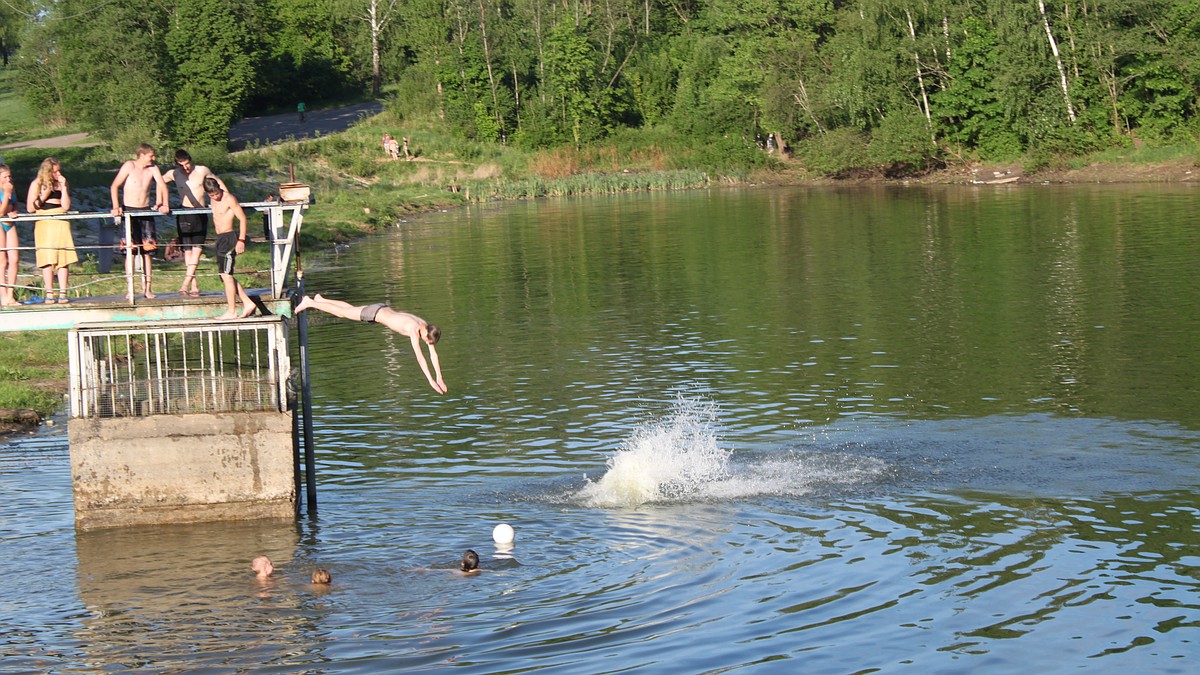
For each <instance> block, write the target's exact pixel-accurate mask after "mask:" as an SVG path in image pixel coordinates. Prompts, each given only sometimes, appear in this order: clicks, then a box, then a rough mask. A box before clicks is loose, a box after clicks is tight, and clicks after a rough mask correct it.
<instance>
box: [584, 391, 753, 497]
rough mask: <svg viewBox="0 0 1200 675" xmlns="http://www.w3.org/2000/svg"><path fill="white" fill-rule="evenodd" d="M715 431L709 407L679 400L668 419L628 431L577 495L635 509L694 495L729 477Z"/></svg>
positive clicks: (724, 453)
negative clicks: (605, 466) (599, 473)
mask: <svg viewBox="0 0 1200 675" xmlns="http://www.w3.org/2000/svg"><path fill="white" fill-rule="evenodd" d="M718 430H719V426H718V423H717V407H716V405H715V404H713V403H712V402H710V401H703V400H696V399H685V398H682V397H681V398H679V399H677V400H676V401H675V405H674V406H673V410H672V412H671V414H670V415H669V416H668V417H666V418H663V419H659V420H654V421H652V422H650V423H647V424H645V425H643V426H641V427H639V428H638V429H636V430H634V432H633V434H632V436H630V438H629V439H628V440H626V441H624V442H623V443H622V444H621V447H620V448H619V449H618V450H617V452H616V453H614V454H613V456H612V457H610V458H609V459H608V470H607V472H606V473H605V474H604V476H602V477H601V478H600V480H599V481H596V482H592V481H590V480H589V481H588V484H587V485H586V486H584V488H583V489H582V490H581V491H580V493H579V495H578V497H579V498H580V499H581V500H582V501H583V502H584V503H586V504H588V505H589V506H636V505H638V504H644V503H647V502H663V501H680V500H686V499H688V498H689V497H695V496H698V493H699V492H701V490H702V489H703V487H704V486H705V485H707V484H710V483H713V482H714V481H720V480H723V479H726V478H728V477H729V457H730V452H729V451H728V450H722V449H721V447H720V446H719V445H718Z"/></svg>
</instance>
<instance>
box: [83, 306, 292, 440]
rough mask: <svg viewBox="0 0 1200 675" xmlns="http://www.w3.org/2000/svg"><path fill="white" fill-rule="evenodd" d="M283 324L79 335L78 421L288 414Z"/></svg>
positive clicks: (98, 330)
mask: <svg viewBox="0 0 1200 675" xmlns="http://www.w3.org/2000/svg"><path fill="white" fill-rule="evenodd" d="M286 330H287V329H286V324H285V323H284V322H282V321H262V322H237V323H225V324H194V323H192V324H185V325H179V324H176V325H162V326H154V327H139V328H109V327H83V326H81V327H80V328H79V329H77V330H76V331H73V337H74V345H73V346H74V350H75V352H76V354H77V356H76V357H75V358H76V360H77V362H78V363H77V366H76V367H75V368H74V369H73V370H75V371H77V372H73V373H72V397H73V406H72V409H73V414H74V415H75V416H77V417H144V416H149V415H163V414H177V415H178V414H189V413H219V412H246V411H259V410H262V411H268V410H274V411H284V410H286V409H287V408H288V400H287V399H288V397H287V395H286V384H287V381H288V377H289V375H290V361H289V358H288V352H287V335H286Z"/></svg>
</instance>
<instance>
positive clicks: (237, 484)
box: [68, 412, 296, 529]
mask: <svg viewBox="0 0 1200 675" xmlns="http://www.w3.org/2000/svg"><path fill="white" fill-rule="evenodd" d="M68 437H69V439H70V444H71V479H72V483H73V486H74V494H75V525H76V527H77V528H80V529H90V528H98V527H117V526H124V525H141V524H161V523H180V522H198V521H206V520H242V519H251V518H273V517H288V516H292V515H293V514H294V513H295V505H296V483H295V461H294V458H293V450H292V418H291V413H278V412H244V413H216V414H190V415H155V416H151V417H138V418H133V417H125V418H116V419H98V418H86V419H78V418H77V419H72V420H71V421H70V423H69V425H68Z"/></svg>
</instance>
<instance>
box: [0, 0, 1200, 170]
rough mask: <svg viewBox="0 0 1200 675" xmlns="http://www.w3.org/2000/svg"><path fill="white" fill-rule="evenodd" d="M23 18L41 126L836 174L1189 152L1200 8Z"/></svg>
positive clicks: (370, 5) (865, 1) (429, 4)
mask: <svg viewBox="0 0 1200 675" xmlns="http://www.w3.org/2000/svg"><path fill="white" fill-rule="evenodd" d="M10 1H14V2H15V1H16V0H10ZM23 1H24V0H23ZM31 7H33V8H35V9H34V11H31V12H29V13H28V14H27V15H26V16H25V17H24V22H25V23H24V26H23V29H22V31H21V32H20V36H21V37H20V40H19V42H20V45H19V50H18V52H17V53H18V56H19V58H18V59H17V62H18V68H19V72H20V74H21V78H20V79H21V82H22V87H23V91H24V93H25V95H26V96H27V97H28V98H29V100H30V102H31V103H33V104H34V107H35V109H36V110H39V111H42V113H43V114H44V115H46V116H47V117H58V118H61V119H69V120H76V121H81V122H84V123H85V124H87V125H89V126H91V127H92V128H95V129H98V130H107V131H109V132H112V133H115V132H117V131H119V130H123V129H136V130H138V131H139V132H140V133H144V132H149V131H153V132H156V133H159V134H162V135H165V136H167V137H169V138H172V139H176V140H179V141H181V142H195V143H218V142H221V141H223V140H224V135H225V133H226V131H227V130H228V128H229V126H230V125H231V124H232V123H233V122H235V121H236V120H237V119H238V118H239V117H240V116H241V115H244V114H247V113H249V112H257V111H259V110H261V109H263V108H265V107H269V106H276V107H286V106H288V105H291V106H294V105H295V103H294V102H295V101H296V100H300V99H304V100H308V101H320V100H321V99H324V98H331V97H335V96H341V95H345V94H346V93H348V92H354V91H359V92H366V91H371V90H375V91H376V92H378V91H379V89H380V87H381V86H385V85H386V88H387V90H388V91H389V92H392V95H393V97H394V109H395V111H396V112H397V113H398V114H400V115H422V114H436V115H437V116H438V119H440V120H441V121H442V123H443V124H444V125H445V126H446V127H447V128H448V129H451V130H453V131H455V132H456V133H458V134H461V135H463V136H465V137H470V138H474V139H479V140H490V141H495V142H505V143H514V144H518V145H520V146H523V147H531V148H536V147H547V146H554V145H561V144H575V145H582V144H586V143H590V142H593V141H597V140H600V139H603V138H605V137H606V136H609V135H612V134H614V133H618V132H620V131H622V130H624V129H629V128H663V129H669V130H671V131H673V132H675V133H677V134H681V135H683V136H685V137H689V138H693V139H697V140H702V141H705V142H708V143H711V144H712V145H714V146H715V147H720V148H725V149H727V150H729V151H731V152H733V151H738V150H739V149H742V148H747V147H753V146H754V144H755V138H756V136H757V135H759V134H768V133H769V134H776V135H777V136H775V137H777V138H779V139H780V140H781V141H782V142H783V143H785V144H786V145H787V146H790V147H791V148H792V149H793V150H795V151H797V152H798V153H800V154H802V156H803V157H804V158H805V159H807V160H808V161H810V162H811V163H812V164H814V165H815V166H816V167H817V168H820V169H823V170H826V171H828V172H836V171H837V170H839V169H840V168H845V167H853V166H867V165H873V166H890V167H895V168H897V169H901V170H902V169H920V168H923V167H925V166H928V165H930V164H931V163H937V162H940V161H945V160H946V159H948V158H951V157H955V156H964V157H965V156H973V157H980V158H984V159H1005V158H1013V157H1017V156H1021V155H1028V154H1030V153H1054V154H1077V153H1082V152H1087V151H1090V150H1094V149H1097V148H1102V147H1108V146H1113V145H1120V144H1126V143H1130V142H1132V141H1133V140H1134V139H1141V140H1142V141H1146V142H1150V143H1172V142H1179V141H1181V140H1190V141H1194V140H1195V139H1196V137H1197V134H1198V133H1200V122H1198V115H1197V113H1198V108H1200V0H923V1H920V0H919V1H918V2H909V1H902V0H842V1H830V0H500V1H496V0H404V1H403V2H401V1H400V0H243V1H239V2H233V1H232V0H172V1H171V2H165V1H163V0H137V1H136V2H135V1H134V0H57V1H45V0H43V1H42V2H36V1H35V2H33V3H32V4H31ZM12 16H13V13H12V12H8V13H6V14H3V15H0V20H4V21H6V22H7V21H9V19H10V17H12ZM3 34H4V35H8V33H7V32H6V33H3ZM5 39H6V40H7V38H5ZM5 45H6V48H7V45H8V42H7V41H6V42H5Z"/></svg>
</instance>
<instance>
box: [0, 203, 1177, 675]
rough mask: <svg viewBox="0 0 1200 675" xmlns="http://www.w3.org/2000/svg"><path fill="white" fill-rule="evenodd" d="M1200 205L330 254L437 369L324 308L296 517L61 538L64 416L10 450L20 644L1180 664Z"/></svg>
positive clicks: (318, 661)
mask: <svg viewBox="0 0 1200 675" xmlns="http://www.w3.org/2000/svg"><path fill="white" fill-rule="evenodd" d="M1196 203H1197V193H1196V192H1195V189H1194V188H1191V189H1189V188H1183V187H1158V186H1138V187H1132V188H1123V187H1095V188H1090V187H1073V188H1056V187H1045V188H1017V189H1008V188H1004V189H1000V190H995V189H990V188H989V189H983V190H979V189H973V188H947V189H881V188H880V189H877V188H861V189H859V188H856V189H834V188H822V189H761V190H754V189H749V190H711V191H702V192H688V193H679V194H653V195H635V196H621V197H612V198H598V199H580V200H562V201H555V202H529V203H521V204H515V205H504V206H496V207H479V208H474V209H468V210H463V211H458V212H453V213H442V214H433V215H430V216H427V217H422V218H419V219H414V220H413V221H411V222H406V223H401V224H399V226H398V227H397V228H395V229H394V230H393V231H391V232H389V233H388V234H386V235H383V236H379V237H374V238H371V239H368V240H364V241H360V242H356V243H354V244H353V245H351V246H349V247H348V248H346V249H343V250H341V251H339V252H337V253H334V254H330V255H325V256H315V255H311V254H306V256H305V264H306V267H307V270H306V281H307V284H308V286H309V288H310V289H312V290H317V291H320V292H322V293H324V294H326V295H329V296H331V297H338V298H342V299H346V300H349V301H351V302H355V303H368V302H376V301H386V302H389V303H391V304H392V306H394V307H397V308H400V309H406V310H409V311H412V312H415V313H417V314H419V315H421V316H424V317H426V318H428V319H430V320H432V321H434V322H435V323H437V324H439V325H440V326H441V327H442V328H443V331H444V337H443V341H442V343H441V344H440V345H439V353H440V354H441V357H442V362H443V365H444V369H445V377H446V381H447V384H448V385H449V386H450V393H449V394H448V395H447V396H444V397H441V396H438V395H437V394H436V393H434V392H433V390H432V389H431V388H429V387H428V385H427V384H426V383H425V382H424V378H423V377H422V376H421V374H420V371H419V370H418V369H417V367H416V364H415V362H414V360H413V356H412V351H411V347H410V345H409V342H408V340H407V339H403V338H397V337H396V336H394V335H391V334H389V333H387V332H386V331H385V330H383V329H382V328H380V327H378V326H367V325H363V324H359V323H353V322H348V321H342V320H337V319H332V318H320V317H316V316H314V317H312V321H311V324H310V336H311V347H312V356H313V380H314V387H315V400H314V417H315V419H314V423H315V434H316V445H317V458H318V473H319V499H320V503H319V507H320V508H319V515H318V516H317V517H316V518H312V519H309V518H305V519H302V520H300V521H299V522H292V521H290V520H287V521H282V522H280V521H258V522H251V523H234V524H224V523H218V524H205V525H195V526H173V527H148V528H128V529H121V530H111V531H101V532H87V533H78V534H76V533H75V532H74V530H73V529H72V522H73V521H72V518H73V516H72V513H71V500H70V477H69V466H68V454H67V449H66V447H65V440H64V437H63V435H62V434H61V432H60V431H58V430H57V429H60V428H61V427H57V428H54V429H49V430H46V431H44V432H42V433H39V434H37V435H36V436H34V437H30V438H24V439H17V440H13V441H10V442H8V444H7V445H5V446H2V447H0V490H2V491H3V494H5V495H6V498H5V500H4V502H3V504H0V538H2V544H3V549H4V551H3V553H4V555H3V556H0V574H3V576H4V577H5V578H7V579H9V580H10V584H9V590H7V591H5V592H4V593H3V594H2V595H0V623H3V624H4V625H6V626H14V627H16V628H15V629H14V630H9V631H6V632H5V633H4V635H3V637H0V653H3V654H4V668H5V669H10V670H14V671H42V670H50V671H77V670H84V671H93V670H123V669H130V668H145V669H149V670H160V671H175V670H189V671H190V670H199V671H212V672H229V671H238V670H250V669H255V670H266V671H268V672H269V671H278V672H295V671H297V670H304V671H312V672H346V671H363V672H377V671H380V670H401V669H403V670H410V671H420V670H434V669H437V670H441V669H445V668H450V667H459V668H465V669H466V670H467V671H470V672H518V671H524V670H533V669H547V670H550V671H552V672H577V673H600V672H622V671H629V670H633V669H638V668H645V669H647V670H649V671H651V672H654V671H665V670H668V669H669V670H671V671H673V672H722V671H725V670H731V669H741V670H748V671H759V672H797V671H798V670H801V669H802V670H807V671H813V672H858V671H869V670H873V669H879V670H889V671H890V670H898V669H900V668H901V667H902V666H915V667H916V668H918V669H919V670H920V671H921V672H963V671H966V670H968V669H970V670H975V669H982V668H990V669H993V670H1003V671H1011V670H1016V669H1025V668H1035V669H1037V670H1038V671H1040V672H1058V671H1066V670H1076V669H1079V668H1098V669H1101V670H1102V671H1112V672H1124V671H1139V672H1147V671H1153V672H1188V671H1190V668H1189V667H1188V666H1187V663H1188V657H1194V656H1195V654H1196V653H1197V646H1196V640H1197V635H1198V633H1197V627H1198V625H1200V601H1198V600H1197V598H1198V597H1200V594H1198V593H1197V591H1198V590H1200V579H1198V574H1200V573H1198V572H1197V570H1198V569H1200V554H1198V553H1197V550H1200V549H1198V548H1197V543H1198V541H1200V537H1198V521H1200V503H1198V502H1200V500H1198V499H1197V486H1198V484H1200V471H1198V469H1200V460H1198V457H1200V455H1198V454H1197V449H1198V446H1200V412H1198V411H1200V400H1198V394H1197V388H1196V387H1195V382H1197V381H1198V380H1197V376H1198V375H1200V372H1198V370H1200V369H1198V367H1197V366H1198V363H1197V360H1198V359H1200V356H1198V350H1197V349H1196V346H1197V345H1198V344H1200V342H1198V337H1200V316H1198V312H1197V307H1200V303H1198V302H1197V301H1198V299H1200V298H1197V293H1198V292H1200V291H1198V289H1200V283H1198V282H1200V279H1198V278H1197V277H1198V275H1200V271H1198V269H1197V267H1196V265H1195V261H1196V260H1197V259H1198V256H1197V254H1198V253H1200V234H1198V233H1197V228H1196V227H1195V218H1194V214H1195V212H1196ZM197 451H198V452H202V451H203V448H202V447H198V448H197ZM499 522H508V523H511V524H512V525H513V526H514V527H515V528H516V532H517V541H516V544H515V546H514V547H512V548H511V549H509V548H507V547H501V546H497V545H495V544H493V543H492V541H491V534H490V533H491V529H492V527H493V526H494V525H495V524H496V523H499ZM466 548H474V549H475V550H477V551H479V552H480V554H481V555H482V556H483V558H484V567H485V571H484V572H483V573H482V574H480V575H479V576H475V577H463V576H461V575H458V574H457V573H455V571H454V570H453V568H454V566H455V565H456V562H457V559H458V557H459V556H460V555H461V553H462V551H463V550H464V549H466ZM260 553H266V554H267V555H270V556H271V557H272V558H273V559H274V560H275V561H276V566H277V569H278V572H277V573H276V578H275V580H274V581H273V582H271V583H270V584H267V585H260V584H257V583H255V582H254V581H252V579H251V578H250V575H249V567H248V566H249V561H250V559H251V558H252V557H254V556H255V555H257V554H260ZM315 565H321V566H324V567H327V568H329V569H330V570H331V571H332V573H333V576H334V583H333V586H332V588H331V589H329V590H328V591H325V590H322V589H318V588H314V587H312V586H310V585H309V584H308V583H307V578H308V573H309V571H310V570H311V568H312V567H313V566H315ZM12 580H16V581H17V583H11V581H12Z"/></svg>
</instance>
